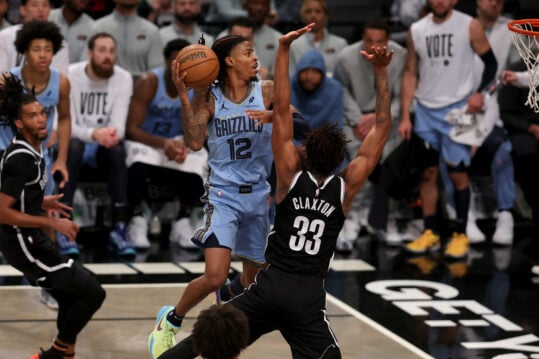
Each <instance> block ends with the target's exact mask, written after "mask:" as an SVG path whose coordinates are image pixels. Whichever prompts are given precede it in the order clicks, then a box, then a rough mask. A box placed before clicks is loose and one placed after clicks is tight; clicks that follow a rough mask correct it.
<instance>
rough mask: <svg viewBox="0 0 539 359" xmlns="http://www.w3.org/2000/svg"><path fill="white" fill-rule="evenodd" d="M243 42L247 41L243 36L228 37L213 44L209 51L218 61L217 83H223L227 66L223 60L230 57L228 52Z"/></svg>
mask: <svg viewBox="0 0 539 359" xmlns="http://www.w3.org/2000/svg"><path fill="white" fill-rule="evenodd" d="M244 41H248V40H247V39H246V38H245V37H243V36H240V35H228V36H225V37H222V38H220V39H218V40H217V41H215V42H214V43H213V46H212V47H211V49H212V50H213V51H214V52H215V54H216V55H217V58H218V59H219V74H218V75H217V79H218V80H219V82H223V81H224V79H225V77H226V69H227V66H226V63H225V58H226V57H227V56H230V52H231V51H232V49H233V48H234V47H235V46H236V45H238V44H241V43H242V42H244Z"/></svg>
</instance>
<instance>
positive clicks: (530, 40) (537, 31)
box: [507, 19, 539, 113]
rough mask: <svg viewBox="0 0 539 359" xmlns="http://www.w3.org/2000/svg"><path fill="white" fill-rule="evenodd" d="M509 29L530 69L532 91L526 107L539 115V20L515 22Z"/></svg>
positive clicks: (509, 24) (514, 42) (510, 23)
mask: <svg viewBox="0 0 539 359" xmlns="http://www.w3.org/2000/svg"><path fill="white" fill-rule="evenodd" d="M507 27H508V28H509V30H511V38H512V40H513V44H515V46H516V48H517V50H518V53H519V54H520V57H522V59H523V60H524V63H525V64H526V68H527V69H528V74H529V84H530V91H529V92H528V100H527V101H526V106H529V107H530V108H532V109H533V110H534V111H535V112H536V113H539V94H538V90H539V88H538V86H539V19H521V20H513V21H511V22H509V23H508V24H507Z"/></svg>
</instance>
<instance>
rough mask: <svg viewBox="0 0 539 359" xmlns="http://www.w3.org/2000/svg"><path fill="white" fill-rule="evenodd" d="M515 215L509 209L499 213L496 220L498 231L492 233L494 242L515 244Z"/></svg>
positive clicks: (508, 244) (504, 244)
mask: <svg viewBox="0 0 539 359" xmlns="http://www.w3.org/2000/svg"><path fill="white" fill-rule="evenodd" d="M513 227H514V220H513V215H512V214H511V212H509V211H502V212H500V213H499V214H498V220H497V221H496V231H495V232H494V234H493V235H492V242H493V243H496V244H500V245H503V246H510V245H512V244H513Z"/></svg>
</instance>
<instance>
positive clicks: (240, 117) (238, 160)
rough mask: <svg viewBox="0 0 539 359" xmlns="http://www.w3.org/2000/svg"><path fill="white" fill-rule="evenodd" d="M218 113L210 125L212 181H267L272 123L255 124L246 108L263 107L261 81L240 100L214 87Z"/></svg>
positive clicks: (217, 183)
mask: <svg viewBox="0 0 539 359" xmlns="http://www.w3.org/2000/svg"><path fill="white" fill-rule="evenodd" d="M212 93H213V95H214V97H215V116H214V118H213V119H212V120H211V121H210V123H209V124H208V147H209V152H210V155H209V159H208V164H209V166H210V171H211V172H210V178H209V184H210V185H212V186H227V185H238V184H257V183H264V182H266V180H267V178H268V177H269V173H270V170H271V164H272V161H273V154H272V152H271V128H272V126H271V124H263V125H259V126H257V125H255V121H254V120H252V119H250V118H249V117H248V116H247V114H246V113H245V110H264V109H265V106H264V100H263V97H262V88H261V83H260V82H251V89H250V91H248V93H247V95H246V96H245V98H244V99H243V101H242V102H241V103H235V102H233V101H232V100H230V99H228V98H227V97H226V96H225V95H224V94H223V93H222V91H221V88H220V87H219V86H215V87H213V88H212Z"/></svg>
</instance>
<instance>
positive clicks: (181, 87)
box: [171, 60, 187, 95]
mask: <svg viewBox="0 0 539 359" xmlns="http://www.w3.org/2000/svg"><path fill="white" fill-rule="evenodd" d="M171 72H172V75H171V76H172V82H173V83H174V85H175V86H176V89H177V90H178V94H180V95H181V94H187V85H186V84H185V77H186V76H187V72H183V73H180V62H179V61H178V60H174V61H172V71H171Z"/></svg>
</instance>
